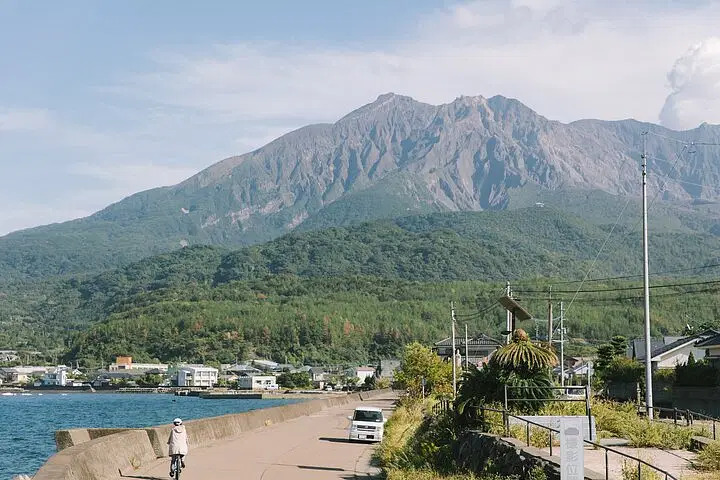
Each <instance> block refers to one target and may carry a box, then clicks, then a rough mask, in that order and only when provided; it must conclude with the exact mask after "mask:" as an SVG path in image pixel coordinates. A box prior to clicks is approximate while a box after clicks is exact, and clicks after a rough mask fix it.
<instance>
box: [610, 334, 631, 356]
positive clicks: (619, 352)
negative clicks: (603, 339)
mask: <svg viewBox="0 0 720 480" xmlns="http://www.w3.org/2000/svg"><path fill="white" fill-rule="evenodd" d="M610 345H612V349H613V355H614V356H616V357H624V356H625V353H626V352H627V338H625V337H623V336H622V335H615V336H614V337H612V338H611V339H610Z"/></svg>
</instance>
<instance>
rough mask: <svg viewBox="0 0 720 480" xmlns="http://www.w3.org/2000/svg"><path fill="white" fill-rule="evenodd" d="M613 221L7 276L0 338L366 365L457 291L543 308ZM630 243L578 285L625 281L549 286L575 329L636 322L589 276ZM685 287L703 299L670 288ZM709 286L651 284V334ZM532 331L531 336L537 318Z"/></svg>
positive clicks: (490, 329) (665, 240)
mask: <svg viewBox="0 0 720 480" xmlns="http://www.w3.org/2000/svg"><path fill="white" fill-rule="evenodd" d="M606 230H607V228H606V227H598V226H595V225H591V224H589V223H587V222H585V221H584V220H582V219H580V218H577V217H572V216H569V215H567V214H563V213H560V212H558V211H554V210H552V209H548V208H527V209H521V210H517V211H509V212H502V213H501V212H484V213H468V212H465V213H445V214H430V215H423V216H416V217H406V218H401V219H398V220H395V221H377V222H371V223H366V224H361V225H357V226H352V227H347V228H332V229H328V230H323V231H313V232H307V233H292V234H288V235H286V236H284V237H281V238H279V239H277V240H275V241H272V242H269V243H266V244H262V245H258V246H254V247H247V248H243V249H240V250H234V251H231V250H226V249H224V248H220V247H188V248H184V249H180V250H178V251H176V252H173V253H168V254H163V255H159V256H155V257H151V258H148V259H146V260H143V261H141V262H137V263H135V264H132V265H129V266H127V267H124V268H121V269H115V270H111V271H108V272H105V273H102V274H99V275H92V276H87V277H84V278H83V277H74V278H64V279H52V280H48V281H45V282H14V283H10V284H5V285H4V286H2V287H0V321H1V322H2V324H3V327H4V328H3V329H2V331H1V332H0V343H1V344H2V345H3V346H7V347H24V348H39V349H43V350H53V349H55V350H56V351H57V352H60V354H62V355H66V356H67V358H69V359H82V360H83V361H86V362H101V361H105V362H106V361H108V360H109V359H111V358H112V356H114V355H115V354H119V353H123V352H124V353H130V354H133V355H135V356H136V357H138V358H159V359H162V360H165V361H170V360H177V359H183V360H192V361H208V360H223V361H224V360H229V359H231V358H234V357H238V356H242V355H243V354H245V353H249V352H253V353H256V354H258V355H265V356H271V357H273V358H275V359H278V360H284V358H285V356H287V357H288V358H289V359H295V360H301V359H304V360H312V361H317V362H320V361H361V360H372V359H375V358H377V357H380V356H388V355H392V354H393V353H394V352H396V351H397V349H398V348H400V346H402V345H403V344H404V343H406V342H407V341H411V340H421V341H432V340H438V339H440V338H442V337H443V336H446V332H447V331H448V317H449V303H450V301H455V302H456V303H457V304H458V308H459V312H460V313H463V312H465V313H467V314H470V313H472V312H477V311H481V310H485V309H487V308H488V307H492V306H493V304H494V303H495V302H496V300H497V298H498V297H499V296H500V294H501V293H502V290H503V287H504V283H505V280H510V281H512V282H513V285H514V288H515V289H516V290H517V291H518V292H520V295H521V297H522V301H523V303H524V304H526V305H527V307H528V308H529V309H530V311H531V312H533V313H534V314H535V315H537V316H538V317H540V318H543V317H544V313H543V312H544V311H545V309H546V303H545V301H544V300H543V299H544V298H545V295H546V294H545V293H544V292H546V291H547V289H548V286H549V285H550V284H555V287H554V289H553V290H554V291H558V290H560V291H563V290H565V291H566V292H573V291H574V290H575V289H576V288H577V287H579V284H578V283H575V284H568V285H565V286H564V287H563V286H561V285H562V284H563V283H564V282H565V281H567V280H568V279H582V278H583V277H584V276H585V271H586V269H587V268H589V266H590V265H591V264H592V262H593V260H594V259H595V256H596V255H597V252H598V250H599V249H600V247H601V245H602V244H603V242H604V240H605V238H606V237H607V231H606ZM630 233H632V235H630ZM635 237H637V232H630V230H629V229H628V230H627V231H618V232H616V233H615V234H614V235H613V236H612V237H611V240H610V241H609V242H608V243H607V244H606V246H605V249H604V252H605V253H604V254H603V255H601V256H600V257H599V259H598V261H597V263H595V268H594V269H593V271H592V275H591V276H590V278H589V280H590V283H588V284H586V285H590V286H592V288H593V289H598V288H603V287H604V288H618V289H621V290H618V291H614V292H607V293H603V292H600V293H580V294H578V296H577V297H575V296H574V295H572V294H571V293H564V294H556V295H554V296H553V298H556V299H561V298H565V299H566V300H567V301H569V300H570V299H573V298H574V301H573V303H572V305H571V306H570V305H569V304H568V305H567V306H569V309H568V315H569V316H568V329H569V331H570V335H571V336H573V337H576V338H579V339H587V340H591V341H600V340H604V339H607V338H609V337H611V336H612V335H617V334H625V335H627V336H632V335H635V334H638V333H639V332H640V326H641V323H642V309H641V307H640V305H641V303H640V301H639V299H638V298H637V297H638V295H639V294H640V293H639V291H638V290H627V291H623V290H622V289H625V288H629V287H637V285H638V284H637V282H633V280H634V279H633V278H629V279H624V280H614V281H613V280H609V281H605V282H593V281H592V280H593V279H594V278H598V277H604V276H605V277H607V276H617V275H620V276H626V275H636V274H637V273H638V272H640V256H639V255H638V253H639V250H640V249H639V244H638V243H637V240H636V238H635ZM651 241H652V244H653V248H652V253H653V258H652V266H653V270H652V271H653V272H663V271H669V272H674V271H679V273H675V274H674V275H671V274H668V275H666V276H668V277H670V276H675V277H677V276H692V275H696V274H703V275H706V276H707V275H708V274H710V275H712V274H713V273H714V274H717V271H718V270H719V269H718V268H712V267H709V268H700V269H693V268H689V267H701V266H703V265H706V266H709V265H714V264H715V263H717V261H716V259H717V257H718V252H719V251H720V239H718V238H717V237H714V236H712V235H697V234H696V235H687V234H683V233H677V232H676V233H657V234H654V235H653V236H652V237H651ZM687 259H693V260H692V261H693V263H692V264H689V262H688V260H687ZM713 262H714V263H713ZM636 278H637V277H636ZM710 278H712V277H710ZM654 281H655V283H661V282H663V281H665V280H663V279H662V278H660V277H658V278H657V279H656V280H654ZM690 281H691V282H692V281H696V280H693V279H690ZM704 281H707V277H706V278H705V279H704ZM668 282H670V283H672V282H671V281H670V280H668ZM676 283H677V282H676ZM687 291H692V292H696V293H692V294H689V295H679V293H681V292H687ZM716 292H717V289H716V285H714V284H709V285H699V286H696V287H694V286H686V287H677V288H668V289H662V290H658V291H657V295H656V292H655V291H654V292H653V295H654V298H653V310H654V311H653V315H654V316H653V325H654V328H655V329H656V331H657V332H658V333H660V332H661V333H678V332H679V331H680V330H681V329H682V328H683V327H684V326H685V324H686V323H687V322H688V321H694V320H697V321H706V320H712V319H715V318H718V317H719V316H720V312H719V311H718V306H717V301H716ZM688 315H692V317H690V319H689V317H688ZM467 318H469V319H468V324H469V328H470V333H471V334H473V333H487V334H498V333H499V332H500V330H502V328H501V326H502V325H503V320H502V318H504V317H503V315H502V312H501V310H500V309H499V308H497V306H496V307H494V308H493V309H491V310H489V311H488V312H486V313H483V314H481V315H475V316H473V317H467ZM525 328H527V329H528V331H530V332H531V333H532V332H534V331H535V325H534V324H533V323H532V322H530V323H529V324H528V325H526V326H525Z"/></svg>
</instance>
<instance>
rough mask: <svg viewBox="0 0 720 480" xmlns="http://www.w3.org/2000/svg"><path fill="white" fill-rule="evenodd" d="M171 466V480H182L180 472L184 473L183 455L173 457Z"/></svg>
mask: <svg viewBox="0 0 720 480" xmlns="http://www.w3.org/2000/svg"><path fill="white" fill-rule="evenodd" d="M170 465H171V467H170V478H175V480H180V472H181V471H182V455H173V456H172V461H171V462H170ZM173 473H174V475H173Z"/></svg>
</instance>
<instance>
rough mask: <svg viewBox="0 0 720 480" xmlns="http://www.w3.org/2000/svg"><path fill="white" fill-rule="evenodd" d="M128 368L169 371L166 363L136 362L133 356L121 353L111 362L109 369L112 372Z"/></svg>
mask: <svg viewBox="0 0 720 480" xmlns="http://www.w3.org/2000/svg"><path fill="white" fill-rule="evenodd" d="M126 370H135V371H147V370H158V371H160V372H163V373H165V372H167V371H168V365H167V364H165V363H135V362H133V361H132V357H130V356H125V355H121V356H118V357H115V363H111V364H110V366H109V367H108V371H110V372H122V371H126Z"/></svg>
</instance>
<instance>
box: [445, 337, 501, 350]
mask: <svg viewBox="0 0 720 480" xmlns="http://www.w3.org/2000/svg"><path fill="white" fill-rule="evenodd" d="M467 344H468V347H473V346H477V347H487V346H490V347H501V346H502V343H500V342H499V341H497V340H495V339H494V338H492V337H488V336H487V335H485V334H481V335H478V336H476V337H473V338H469V339H468V343H467ZM435 346H436V347H452V337H448V338H444V339H442V340H440V341H439V342H435ZM460 346H463V347H464V346H465V338H462V337H456V338H455V347H458V348H459V347H460Z"/></svg>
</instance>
